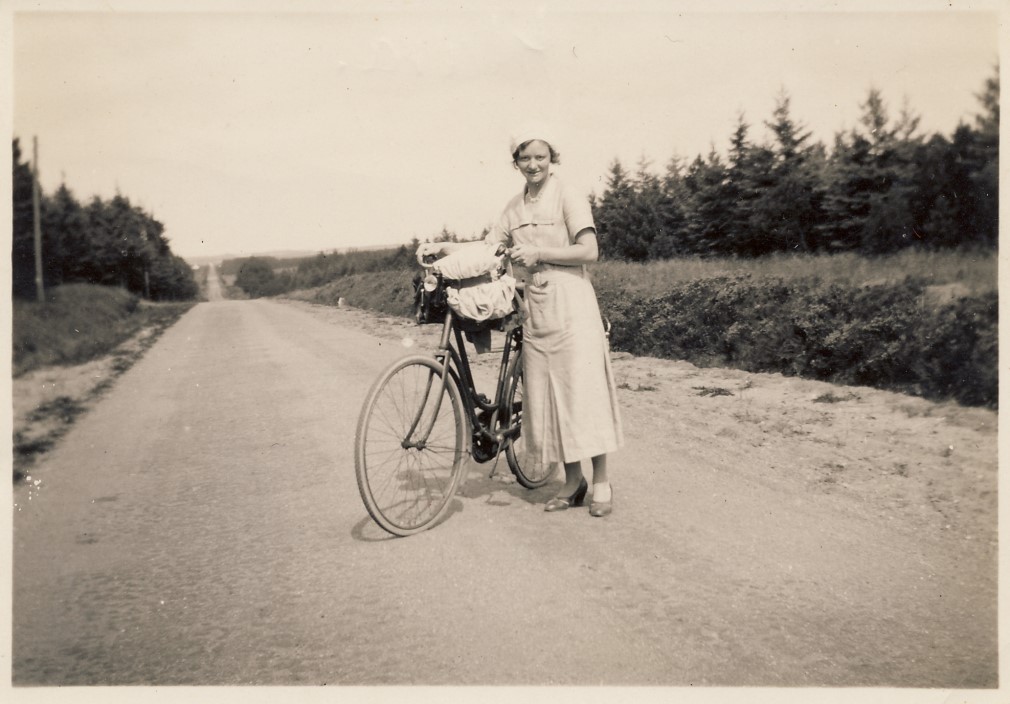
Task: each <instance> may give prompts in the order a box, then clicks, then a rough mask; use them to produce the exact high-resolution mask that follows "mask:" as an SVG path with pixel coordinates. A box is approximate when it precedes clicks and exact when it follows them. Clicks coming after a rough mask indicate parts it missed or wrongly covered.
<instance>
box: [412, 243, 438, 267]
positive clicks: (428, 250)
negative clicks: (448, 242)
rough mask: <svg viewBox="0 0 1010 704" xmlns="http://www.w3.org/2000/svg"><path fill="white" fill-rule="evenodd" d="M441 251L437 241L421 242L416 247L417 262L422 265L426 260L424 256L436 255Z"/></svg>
mask: <svg viewBox="0 0 1010 704" xmlns="http://www.w3.org/2000/svg"><path fill="white" fill-rule="evenodd" d="M441 253H442V245H441V243H439V242H422V243H421V245H420V246H419V247H418V248H417V255H416V256H417V263H418V264H420V265H421V266H424V265H425V264H427V263H428V262H426V261H424V258H425V257H437V256H438V255H439V254H441Z"/></svg>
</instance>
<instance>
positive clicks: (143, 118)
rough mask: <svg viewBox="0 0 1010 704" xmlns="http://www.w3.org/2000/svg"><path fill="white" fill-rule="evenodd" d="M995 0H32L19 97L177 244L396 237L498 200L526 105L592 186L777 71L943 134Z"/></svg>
mask: <svg viewBox="0 0 1010 704" xmlns="http://www.w3.org/2000/svg"><path fill="white" fill-rule="evenodd" d="M840 6H844V7H845V8H846V9H845V10H844V11H838V10H837V9H833V8H837V7H840ZM741 7H743V8H747V9H746V10H741V9H739V8H741ZM999 7H1000V5H999V4H998V3H996V2H957V1H954V2H931V1H930V0H923V1H920V2H915V3H898V2H893V1H892V2H888V0H882V1H880V2H859V1H856V2H849V3H837V2H835V3H828V2H810V1H808V2H773V3H770V4H769V3H767V2H765V3H753V2H752V3H747V4H743V3H739V4H733V3H729V2H710V3H697V2H675V1H674V2H648V1H644V0H643V1H638V2H636V1H634V0H631V1H629V2H624V3H613V2H608V3H604V2H596V1H594V0H584V1H583V2H567V1H566V2H560V1H557V2H526V1H524V0H513V2H509V3H500V2H483V3H473V2H465V1H464V2H455V3H446V2H439V1H437V0H436V1H435V2H428V3H422V2H420V1H418V0H414V1H411V2H407V1H404V0H385V1H378V2H376V1H372V2H335V1H334V2H323V1H322V0H288V1H287V2H283V3H282V2H280V0H257V1H253V2H246V3H241V4H240V3H238V2H231V1H230V0H219V1H210V0H207V1H205V2H200V1H199V0H183V1H181V2H174V3H171V4H164V3H161V4H159V2H158V0H154V2H146V3H140V2H133V1H129V2H116V1H115V0H111V1H106V2H102V3H89V2H72V1H71V0H51V1H49V2H47V1H46V0H36V1H34V2H28V1H27V0H25V1H24V2H20V3H19V2H9V3H7V9H8V10H10V9H13V14H11V15H9V16H8V18H7V20H8V22H9V32H10V34H11V35H12V37H13V41H12V43H11V48H10V56H11V59H12V62H11V66H12V67H13V68H12V76H11V79H10V93H11V95H12V103H11V105H12V107H11V114H10V120H11V123H12V127H13V134H14V136H15V137H18V138H20V140H21V144H22V149H23V152H24V153H25V154H26V155H30V154H31V141H32V139H33V138H37V140H38V149H39V170H40V181H41V184H42V188H43V190H44V191H46V192H47V193H52V192H53V191H54V190H55V189H56V188H57V187H58V186H59V185H60V183H65V184H66V185H67V186H68V187H69V188H70V189H71V190H72V191H73V192H74V194H75V195H76V197H77V199H78V200H79V201H81V202H82V203H85V202H87V201H89V200H91V198H92V197H94V196H99V197H101V198H106V199H107V198H111V197H112V196H113V195H115V194H116V193H117V192H118V193H121V194H122V195H124V196H126V197H127V198H129V200H130V201H131V203H133V204H134V205H136V206H139V207H141V208H143V209H144V210H145V211H147V212H149V213H150V214H152V215H153V216H154V217H155V218H157V219H158V220H159V221H161V222H162V223H163V224H164V225H165V234H166V236H167V237H168V239H169V241H170V243H171V246H172V249H173V251H174V252H175V253H176V254H179V255H181V256H184V257H187V258H196V257H214V256H219V255H248V254H256V253H262V252H268V251H276V250H299V251H329V250H332V249H342V248H350V247H368V246H375V245H398V244H406V243H409V242H410V240H411V239H412V238H414V237H417V238H419V239H421V240H423V239H425V238H430V237H433V236H435V235H437V234H438V233H439V232H440V231H441V230H442V229H443V228H447V229H449V230H450V231H452V232H455V233H457V234H459V235H461V236H464V237H467V236H472V235H475V234H478V233H479V232H480V231H481V229H482V228H483V227H485V226H486V225H488V224H489V223H490V222H491V221H493V220H494V219H495V218H496V217H497V216H498V214H499V213H500V211H501V209H502V207H503V206H504V204H505V202H506V201H507V200H508V199H509V197H510V196H512V195H513V194H514V193H517V192H518V191H519V190H520V189H521V187H522V184H523V181H522V178H521V176H520V175H519V174H517V173H516V172H515V170H514V169H513V168H512V164H511V157H510V154H509V143H510V138H511V135H512V134H513V133H514V132H515V130H516V129H517V128H518V127H519V126H521V125H523V124H524V123H526V122H528V121H531V120H537V121H540V122H543V123H545V124H547V125H548V126H549V127H550V129H551V131H552V133H553V134H554V135H555V140H556V142H557V147H558V149H559V151H560V153H561V159H562V163H561V165H560V167H558V169H557V173H558V175H559V176H560V177H561V178H563V179H564V180H566V181H567V182H569V183H571V184H572V185H574V186H575V187H577V188H579V189H580V190H582V191H583V192H585V193H586V194H587V195H588V194H589V193H590V192H595V193H597V194H599V193H601V192H602V191H603V190H604V188H605V180H606V176H607V172H608V170H609V167H610V165H611V164H612V162H613V161H614V160H615V159H617V160H620V162H621V163H622V165H624V166H625V167H626V168H629V169H632V170H633V169H635V168H637V165H638V164H639V162H642V161H644V162H647V163H648V164H650V165H651V166H650V168H652V169H653V170H654V171H656V172H661V171H662V169H664V168H665V166H666V164H667V163H668V162H669V161H670V160H671V159H672V158H674V157H681V158H685V159H688V160H690V159H693V158H694V157H696V156H697V155H699V154H707V153H708V152H709V151H710V150H711V149H713V148H714V149H716V150H717V151H719V152H721V153H725V151H726V148H727V146H728V143H729V137H730V135H731V133H732V131H733V129H734V127H735V125H736V122H737V119H738V117H739V116H740V115H743V117H744V119H745V121H746V122H748V123H749V124H750V125H751V132H750V136H751V138H752V139H753V140H754V141H756V142H763V141H767V140H768V139H770V136H769V133H768V132H767V130H766V128H765V127H764V121H766V120H769V119H771V115H772V111H773V110H774V108H775V104H776V100H777V99H778V97H779V96H781V95H787V96H788V97H789V100H790V108H791V114H792V117H793V118H794V120H796V121H798V122H799V123H800V124H801V125H802V126H804V127H805V128H806V129H808V130H810V131H811V133H812V140H814V141H820V142H823V143H824V144H825V145H828V146H830V144H831V143H832V141H833V138H834V135H835V133H837V132H839V131H845V130H850V129H853V128H855V127H857V126H858V120H859V114H860V103H862V102H864V101H865V99H866V96H867V94H868V92H869V90H870V89H871V88H877V89H879V90H880V91H881V92H882V94H883V97H884V99H885V101H886V103H887V105H888V108H889V111H890V113H891V115H892V117H896V116H897V114H898V113H899V111H900V110H901V108H902V106H903V105H904V104H906V102H907V105H908V107H909V108H910V109H911V110H912V111H913V112H914V113H916V114H918V115H919V116H920V117H921V123H920V132H921V133H923V134H927V135H929V134H933V133H936V132H939V133H941V134H944V135H946V136H949V135H950V134H951V133H952V132H953V130H954V129H955V128H956V126H957V125H958V123H959V122H968V123H970V122H972V121H973V119H974V115H975V114H976V113H977V112H978V111H979V109H980V108H979V103H978V100H977V98H976V95H977V94H978V93H979V92H980V91H981V90H982V87H983V84H984V81H985V80H986V79H987V78H988V77H990V76H991V75H993V72H994V66H995V64H996V63H997V61H998V58H999V49H1000V42H1001V35H1000V18H999V15H998V14H997V12H996V10H997V9H998V8H999ZM705 8H708V9H705ZM752 8H757V10H759V11H754V10H752ZM874 8H876V9H874ZM912 8H915V9H912ZM86 9H87V10H88V11H84V10H86Z"/></svg>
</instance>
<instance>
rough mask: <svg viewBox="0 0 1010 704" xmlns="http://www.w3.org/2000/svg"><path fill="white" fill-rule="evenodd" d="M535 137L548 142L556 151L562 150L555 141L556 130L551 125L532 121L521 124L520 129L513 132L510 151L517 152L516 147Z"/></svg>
mask: <svg viewBox="0 0 1010 704" xmlns="http://www.w3.org/2000/svg"><path fill="white" fill-rule="evenodd" d="M534 139H539V140H540V141H542V142H547V144H549V145H550V146H551V148H552V149H553V150H554V151H555V152H557V151H560V150H559V149H558V144H557V142H555V141H554V131H553V130H551V128H550V126H549V125H547V124H545V123H543V122H530V123H526V124H524V125H522V126H520V127H519V129H517V130H516V131H515V132H513V133H512V139H511V141H510V142H509V153H510V154H515V153H516V149H518V148H519V147H521V146H522V145H523V144H526V142H529V141H531V140H534Z"/></svg>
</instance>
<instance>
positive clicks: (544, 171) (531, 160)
mask: <svg viewBox="0 0 1010 704" xmlns="http://www.w3.org/2000/svg"><path fill="white" fill-rule="evenodd" d="M516 166H517V167H519V170H520V171H522V174H523V176H525V177H526V183H527V184H528V185H530V186H533V187H534V188H540V186H542V185H543V183H544V181H545V180H546V179H547V175H548V174H549V173H550V167H551V150H550V147H548V146H547V143H546V142H542V141H541V140H539V139H534V140H533V141H532V142H530V143H529V144H527V145H526V146H525V147H523V148H522V149H520V150H519V157H518V158H517V159H516Z"/></svg>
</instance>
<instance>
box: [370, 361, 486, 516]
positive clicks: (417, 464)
mask: <svg viewBox="0 0 1010 704" xmlns="http://www.w3.org/2000/svg"><path fill="white" fill-rule="evenodd" d="M441 374H442V365H441V364H439V363H438V362H437V361H436V360H434V359H432V358H431V357H424V356H412V357H405V358H403V359H401V360H399V361H397V362H395V363H393V364H392V365H390V366H389V367H388V368H387V369H386V370H385V371H384V372H383V373H382V374H380V375H379V378H378V379H376V380H375V382H374V383H373V385H372V388H371V390H370V391H369V392H368V396H367V397H366V399H365V403H364V405H363V406H362V408H361V415H360V416H359V418H358V426H357V431H356V432H355V436H354V468H355V474H356V475H357V480H358V491H359V492H360V493H361V499H362V501H363V502H364V504H365V508H366V510H367V511H368V514H369V515H370V516H371V517H372V519H373V520H374V521H375V522H376V523H377V524H379V526H381V527H382V528H383V529H384V530H386V531H388V532H389V533H392V534H393V535H397V536H407V535H412V534H414V533H418V532H420V531H423V530H426V529H427V528H429V527H431V526H432V525H434V524H435V523H436V522H438V521H439V519H441V518H442V516H443V515H444V514H445V512H446V510H447V509H448V508H449V504H450V500H451V499H452V497H453V495H454V494H455V493H456V488H457V487H458V485H459V481H460V477H461V475H462V473H463V469H464V461H465V459H466V457H467V454H466V451H465V445H464V443H465V440H466V438H467V435H466V429H467V421H466V417H465V416H464V415H463V404H462V401H461V400H460V395H459V391H458V389H457V388H456V385H455V383H453V382H452V381H449V382H448V383H447V384H446V385H445V387H444V390H443V387H442V380H441ZM426 389H428V392H427V393H426ZM436 404H437V405H436ZM422 406H423V407H422ZM433 414H434V416H435V419H434V424H433V426H432V430H431V433H430V434H429V435H428V437H427V438H426V441H425V442H423V443H421V444H420V445H419V446H411V445H409V444H408V440H409V439H410V438H408V437H407V435H408V433H411V427H412V426H417V427H419V428H425V427H427V425H428V423H429V422H431V419H432V415H433ZM418 418H420V423H418V422H417V419H418ZM412 437H413V438H414V439H417V438H418V436H417V435H416V431H415V433H414V434H413V435H412Z"/></svg>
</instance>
